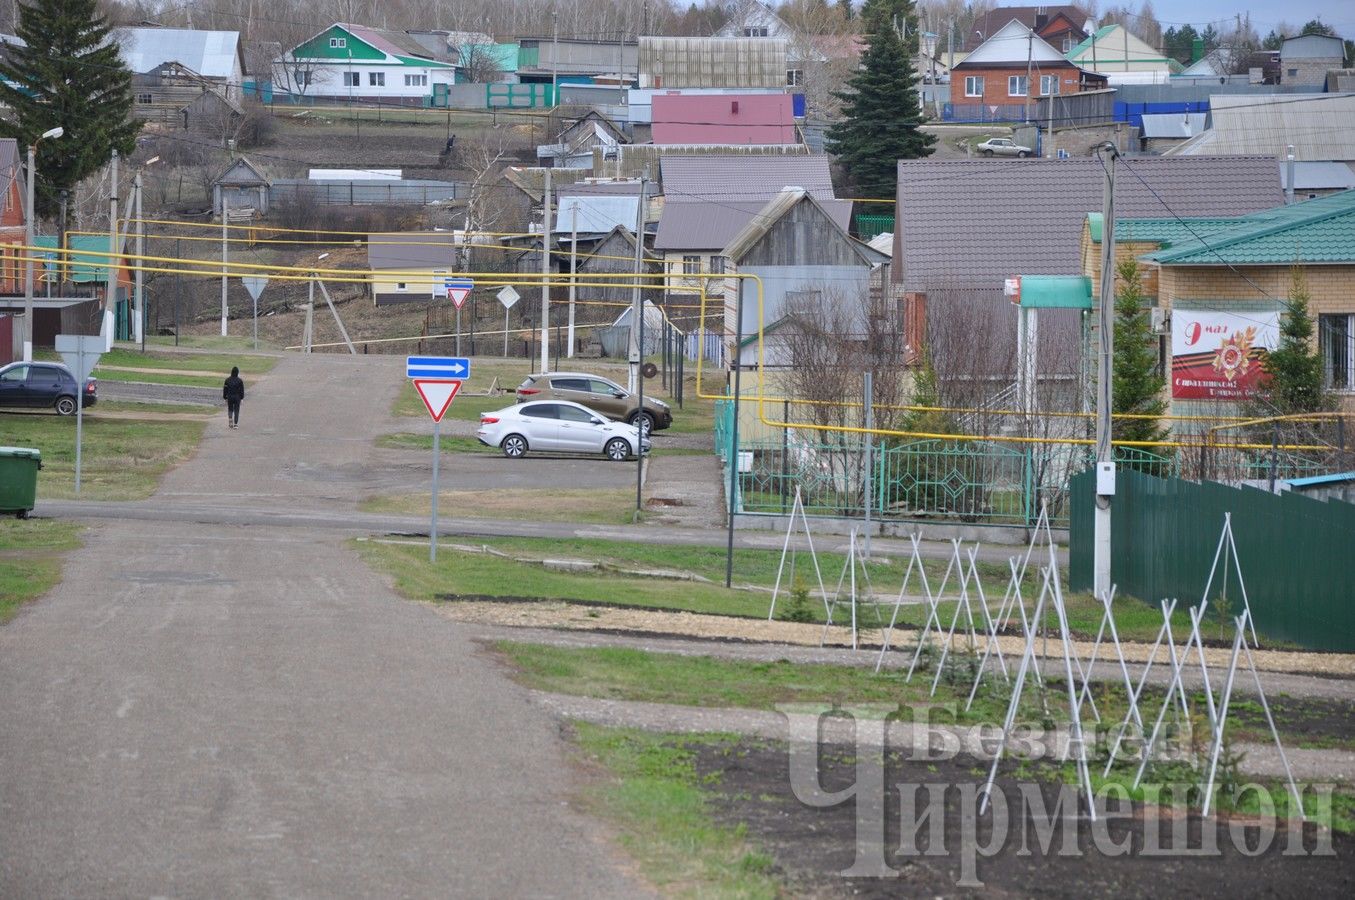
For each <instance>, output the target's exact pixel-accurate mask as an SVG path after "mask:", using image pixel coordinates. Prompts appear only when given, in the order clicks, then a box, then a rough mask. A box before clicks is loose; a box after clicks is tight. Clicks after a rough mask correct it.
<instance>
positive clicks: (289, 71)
mask: <svg viewBox="0 0 1355 900" xmlns="http://www.w3.org/2000/svg"><path fill="white" fill-rule="evenodd" d="M274 76H275V84H276V85H277V87H278V88H279V89H281V90H283V91H286V92H289V93H293V94H297V95H300V96H305V97H316V98H325V99H343V100H387V101H390V100H394V101H396V102H398V103H401V104H406V105H422V104H423V102H424V100H425V99H426V98H428V97H431V96H433V95H434V94H436V93H437V92H438V86H439V85H450V84H452V83H453V82H454V81H455V80H456V65H455V64H453V63H451V62H447V61H445V60H440V59H436V58H434V53H433V51H430V50H429V49H428V48H427V47H425V46H424V45H423V44H422V43H420V42H419V41H417V40H415V39H414V38H413V37H412V36H411V35H408V34H406V33H404V32H403V31H387V30H384V29H380V28H369V27H367V26H366V25H351V24H345V23H342V22H340V23H336V24H334V25H331V26H330V27H329V28H326V29H325V30H324V31H322V32H320V33H319V34H317V35H315V36H314V37H312V38H310V39H309V40H306V41H303V42H301V43H300V44H298V45H297V46H296V47H294V48H292V49H291V50H288V51H287V52H286V53H284V54H283V56H282V59H280V60H279V61H278V63H277V65H275V66H274ZM443 90H445V88H443Z"/></svg>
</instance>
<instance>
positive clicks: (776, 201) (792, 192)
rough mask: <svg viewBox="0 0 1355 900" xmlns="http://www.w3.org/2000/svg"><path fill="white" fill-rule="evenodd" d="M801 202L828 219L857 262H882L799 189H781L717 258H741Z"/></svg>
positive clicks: (863, 263) (811, 196) (876, 254)
mask: <svg viewBox="0 0 1355 900" xmlns="http://www.w3.org/2000/svg"><path fill="white" fill-rule="evenodd" d="M801 203H809V204H811V205H813V206H814V207H815V208H816V209H818V211H819V212H820V213H822V214H823V217H824V218H825V219H827V220H828V222H829V223H830V225H831V227H832V228H835V229H836V230H837V231H838V233H839V235H840V236H841V237H842V238H845V239H846V240H847V241H848V242H849V245H850V246H851V248H852V252H854V253H855V254H856V256H857V257H858V258H859V259H860V260H861V264H862V265H865V266H870V265H874V264H875V263H878V262H882V261H883V260H884V258H885V257H884V256H883V255H882V254H878V253H877V252H876V251H873V250H871V248H870V247H868V246H867V245H865V244H863V243H861V242H860V241H858V240H856V239H855V238H854V237H852V236H851V235H850V234H848V233H847V229H846V228H844V227H842V225H841V224H840V223H839V222H838V221H837V220H836V219H835V218H833V214H832V213H830V212H829V211H828V210H826V209H824V207H823V204H822V203H820V202H819V201H818V200H816V199H815V198H814V195H813V194H811V193H809V192H808V191H806V190H805V189H804V188H802V187H786V188H782V189H781V191H780V192H779V193H777V195H776V196H775V197H772V198H771V199H770V200H768V201H767V204H766V205H765V206H763V207H762V209H760V210H758V211H757V212H756V213H755V214H754V215H753V216H751V217H750V218H749V219H748V222H747V223H746V224H745V225H744V226H743V228H741V229H739V232H738V233H737V234H735V235H734V236H733V237H732V238H730V239H729V243H728V244H726V245H725V248H724V252H723V253H722V254H721V255H723V256H725V257H727V258H729V259H730V260H739V259H742V258H743V256H744V254H746V253H747V252H748V251H749V250H752V249H753V247H754V246H755V245H756V244H757V242H758V241H760V240H762V239H763V238H764V237H766V236H767V233H768V232H770V231H771V229H772V226H773V225H775V224H776V223H777V222H778V221H779V220H780V219H781V217H782V216H784V215H786V213H788V212H790V211H791V210H792V209H794V208H795V207H796V206H798V205H799V204H801Z"/></svg>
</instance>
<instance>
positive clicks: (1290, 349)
mask: <svg viewBox="0 0 1355 900" xmlns="http://www.w3.org/2000/svg"><path fill="white" fill-rule="evenodd" d="M1308 300H1309V296H1308V279H1307V277H1306V276H1305V275H1304V272H1303V269H1302V268H1301V267H1299V266H1294V268H1293V270H1292V271H1291V274H1290V287H1289V302H1288V303H1287V304H1285V311H1284V314H1283V315H1281V316H1280V341H1279V344H1278V345H1277V346H1276V347H1275V349H1274V350H1272V351H1270V353H1268V354H1266V359H1265V362H1264V363H1263V368H1264V370H1265V373H1266V375H1268V376H1269V380H1268V383H1267V387H1266V392H1267V394H1268V396H1269V398H1270V402H1271V403H1272V404H1273V405H1274V406H1275V408H1276V410H1278V411H1279V413H1280V414H1281V415H1291V414H1295V413H1307V412H1320V411H1322V410H1323V409H1324V408H1325V407H1326V406H1327V396H1326V394H1325V393H1324V392H1323V390H1322V357H1321V355H1319V354H1318V353H1317V351H1315V350H1314V349H1313V317H1312V314H1311V313H1310V312H1309V311H1308Z"/></svg>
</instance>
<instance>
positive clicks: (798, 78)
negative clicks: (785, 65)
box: [786, 69, 805, 85]
mask: <svg viewBox="0 0 1355 900" xmlns="http://www.w3.org/2000/svg"><path fill="white" fill-rule="evenodd" d="M804 83H805V73H804V72H802V71H801V70H799V69H787V70H786V84H789V85H800V84H804Z"/></svg>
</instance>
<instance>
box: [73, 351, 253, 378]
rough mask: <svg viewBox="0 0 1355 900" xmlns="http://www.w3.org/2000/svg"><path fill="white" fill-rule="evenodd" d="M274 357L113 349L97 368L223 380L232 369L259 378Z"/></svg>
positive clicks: (106, 354) (100, 358) (101, 359)
mask: <svg viewBox="0 0 1355 900" xmlns="http://www.w3.org/2000/svg"><path fill="white" fill-rule="evenodd" d="M277 362H278V361H277V357H273V356H250V355H243V354H242V355H239V356H236V355H224V354H223V355H217V354H206V353H157V352H154V351H149V350H148V351H147V352H145V353H138V352H137V351H135V350H125V349H122V348H121V347H114V348H113V350H112V351H111V352H109V353H105V354H104V355H103V356H101V357H99V365H101V366H126V367H129V368H136V369H183V370H188V371H194V372H203V373H207V374H210V375H212V376H214V377H216V376H219V377H220V378H221V379H225V377H226V376H227V375H229V374H230V371H231V367H232V366H236V367H238V368H239V369H240V373H241V374H242V375H263V374H265V373H267V372H270V371H272V369H273V367H274V366H276V365H277Z"/></svg>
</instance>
